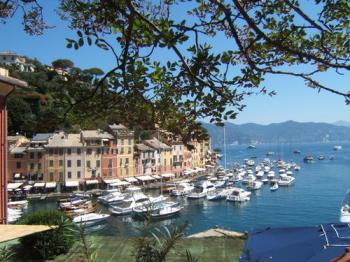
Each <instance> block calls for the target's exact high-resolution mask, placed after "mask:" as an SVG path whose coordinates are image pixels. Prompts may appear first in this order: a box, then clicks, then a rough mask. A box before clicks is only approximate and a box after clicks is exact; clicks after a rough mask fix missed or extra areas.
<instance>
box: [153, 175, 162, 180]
mask: <svg viewBox="0 0 350 262" xmlns="http://www.w3.org/2000/svg"><path fill="white" fill-rule="evenodd" d="M152 177H154V178H155V179H161V177H160V176H158V175H153V176H152Z"/></svg>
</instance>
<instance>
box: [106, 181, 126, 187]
mask: <svg viewBox="0 0 350 262" xmlns="http://www.w3.org/2000/svg"><path fill="white" fill-rule="evenodd" d="M109 185H110V186H112V187H113V186H128V185H130V183H129V182H126V181H119V182H116V183H112V184H109Z"/></svg>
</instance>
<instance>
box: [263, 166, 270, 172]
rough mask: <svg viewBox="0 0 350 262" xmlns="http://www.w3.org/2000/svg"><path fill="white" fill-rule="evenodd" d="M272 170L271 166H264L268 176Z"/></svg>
mask: <svg viewBox="0 0 350 262" xmlns="http://www.w3.org/2000/svg"><path fill="white" fill-rule="evenodd" d="M270 170H271V168H270V167H269V166H264V173H265V174H268V173H269V172H270Z"/></svg>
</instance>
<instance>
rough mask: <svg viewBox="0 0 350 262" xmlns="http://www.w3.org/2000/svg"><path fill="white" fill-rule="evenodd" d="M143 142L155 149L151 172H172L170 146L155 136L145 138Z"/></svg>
mask: <svg viewBox="0 0 350 262" xmlns="http://www.w3.org/2000/svg"><path fill="white" fill-rule="evenodd" d="M144 143H145V144H146V145H147V146H149V147H152V148H153V149H155V166H154V167H153V173H154V174H163V173H168V172H172V166H173V159H172V148H171V147H170V146H168V145H167V144H165V143H162V142H160V141H159V140H158V139H156V138H152V139H149V140H145V142H144Z"/></svg>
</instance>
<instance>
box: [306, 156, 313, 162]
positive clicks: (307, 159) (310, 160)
mask: <svg viewBox="0 0 350 262" xmlns="http://www.w3.org/2000/svg"><path fill="white" fill-rule="evenodd" d="M313 160H314V158H313V157H312V156H311V155H307V156H305V157H304V162H305V163H311V162H312V161H313Z"/></svg>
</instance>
